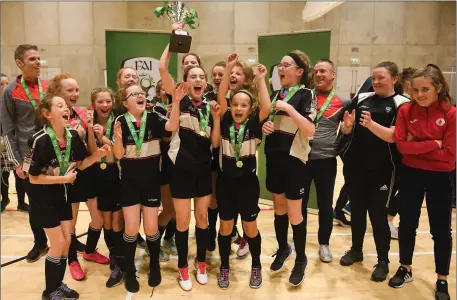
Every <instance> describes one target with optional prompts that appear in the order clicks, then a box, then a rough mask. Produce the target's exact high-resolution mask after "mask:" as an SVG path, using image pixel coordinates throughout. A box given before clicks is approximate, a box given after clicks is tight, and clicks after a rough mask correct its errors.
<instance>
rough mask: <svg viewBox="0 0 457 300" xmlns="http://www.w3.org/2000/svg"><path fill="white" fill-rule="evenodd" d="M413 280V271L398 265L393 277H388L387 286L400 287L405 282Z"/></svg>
mask: <svg viewBox="0 0 457 300" xmlns="http://www.w3.org/2000/svg"><path fill="white" fill-rule="evenodd" d="M411 281H413V272H412V271H411V270H410V271H408V269H406V268H404V267H402V266H400V267H399V268H398V270H397V273H395V275H394V277H392V278H390V280H389V286H390V287H393V288H401V287H403V285H404V284H405V283H408V282H411Z"/></svg>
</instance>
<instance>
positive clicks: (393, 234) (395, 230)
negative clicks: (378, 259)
mask: <svg viewBox="0 0 457 300" xmlns="http://www.w3.org/2000/svg"><path fill="white" fill-rule="evenodd" d="M389 228H390V238H391V239H394V240H398V228H397V227H395V225H394V223H393V222H391V221H389Z"/></svg>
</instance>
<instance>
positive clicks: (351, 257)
mask: <svg viewBox="0 0 457 300" xmlns="http://www.w3.org/2000/svg"><path fill="white" fill-rule="evenodd" d="M360 261H363V252H362V251H360V252H358V251H354V250H352V248H351V249H350V250H349V251H346V253H345V254H344V255H343V257H341V259H340V265H342V266H352V265H353V264H354V263H355V262H360Z"/></svg>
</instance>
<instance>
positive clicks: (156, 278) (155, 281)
mask: <svg viewBox="0 0 457 300" xmlns="http://www.w3.org/2000/svg"><path fill="white" fill-rule="evenodd" d="M161 282H162V274H161V273H160V264H159V263H158V262H157V263H152V264H150V265H149V279H148V284H149V286H150V287H152V288H154V287H156V286H159V285H160V283H161Z"/></svg>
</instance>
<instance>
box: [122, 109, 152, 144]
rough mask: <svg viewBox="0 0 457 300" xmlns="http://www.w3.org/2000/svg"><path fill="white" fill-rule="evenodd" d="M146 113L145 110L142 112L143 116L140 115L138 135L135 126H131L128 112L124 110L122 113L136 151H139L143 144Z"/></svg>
mask: <svg viewBox="0 0 457 300" xmlns="http://www.w3.org/2000/svg"><path fill="white" fill-rule="evenodd" d="M147 115H148V113H147V112H146V111H144V112H143V116H142V117H141V126H140V136H138V135H137V134H136V130H135V127H133V122H132V119H131V118H130V114H129V113H128V112H126V113H125V114H124V117H125V120H126V121H127V126H128V127H129V130H130V133H131V134H132V136H133V140H134V141H135V145H136V149H137V151H141V146H142V145H143V139H144V132H145V131H146V117H147Z"/></svg>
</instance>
